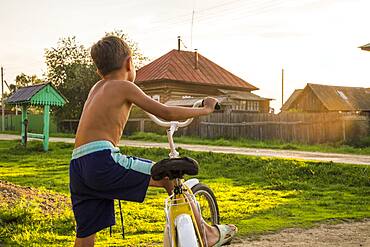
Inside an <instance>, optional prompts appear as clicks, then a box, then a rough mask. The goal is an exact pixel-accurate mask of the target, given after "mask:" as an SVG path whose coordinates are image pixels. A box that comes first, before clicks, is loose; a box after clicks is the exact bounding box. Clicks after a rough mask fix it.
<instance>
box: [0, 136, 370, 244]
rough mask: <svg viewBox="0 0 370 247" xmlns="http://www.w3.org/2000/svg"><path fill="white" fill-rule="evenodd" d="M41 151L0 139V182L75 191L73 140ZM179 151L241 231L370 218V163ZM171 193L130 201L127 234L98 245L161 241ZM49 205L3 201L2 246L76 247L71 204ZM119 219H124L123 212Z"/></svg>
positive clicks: (101, 237)
mask: <svg viewBox="0 0 370 247" xmlns="http://www.w3.org/2000/svg"><path fill="white" fill-rule="evenodd" d="M41 150H42V148H41V143H39V142H30V143H29V146H28V148H27V149H24V148H23V147H22V146H20V145H19V144H18V143H17V142H15V141H0V180H5V181H9V182H12V183H15V184H18V185H22V186H31V187H35V188H38V189H40V190H41V191H48V192H50V193H57V194H59V193H60V194H62V195H67V196H68V194H69V192H68V166H69V158H70V155H71V151H72V145H71V144H65V143H51V145H50V152H48V153H44V152H42V151H41ZM180 151H181V153H182V155H183V156H185V155H186V156H190V157H193V158H195V159H196V160H198V161H199V163H200V167H201V170H200V174H199V175H198V176H197V177H198V178H199V179H200V180H201V181H202V182H204V183H206V184H208V185H209V186H210V187H211V188H212V189H213V190H214V191H215V194H216V197H217V199H218V202H219V206H220V214H221V222H223V223H234V224H236V225H237V226H238V227H239V232H240V234H239V236H249V235H255V234H261V233H267V232H270V231H277V230H279V229H283V228H287V227H311V226H313V224H315V223H317V222H339V221H340V220H342V219H362V218H369V217H370V168H369V167H368V166H360V165H358V166H356V165H343V164H334V163H323V162H317V163H315V162H303V161H295V160H289V159H269V158H258V157H248V156H242V155H232V154H216V153H200V152H191V151H186V150H180ZM122 152H123V153H125V154H129V155H135V156H140V157H145V158H149V159H152V160H160V159H162V158H165V157H166V156H167V154H168V151H167V150H165V149H142V148H128V147H127V148H122ZM165 198H166V194H165V193H164V191H162V190H160V189H149V191H148V194H147V198H146V200H145V202H144V203H142V204H139V203H124V205H123V208H124V216H125V223H126V224H125V227H126V235H127V237H126V239H125V240H122V239H121V236H120V227H119V226H115V227H113V237H112V238H111V237H109V231H108V230H104V231H102V232H101V233H99V234H98V238H97V241H98V244H97V245H98V246H108V245H109V246H117V245H118V246H148V245H158V246H161V241H162V237H163V233H162V231H163V226H164V212H163V206H164V205H163V204H164V203H163V202H164V199H165ZM55 203H56V202H55ZM42 206H43V202H42V200H41V201H40V200H36V199H35V200H26V199H25V198H23V199H22V198H21V199H20V200H19V201H18V202H17V203H16V204H12V205H9V204H6V203H4V202H0V245H1V241H3V244H4V245H10V246H29V245H31V244H32V246H46V245H47V246H70V245H71V242H72V241H73V236H74V234H75V232H74V220H73V214H72V211H71V210H70V208H69V206H66V205H64V206H58V213H54V214H53V213H51V214H48V213H43V211H42ZM116 218H117V224H119V222H120V221H119V218H118V210H116Z"/></svg>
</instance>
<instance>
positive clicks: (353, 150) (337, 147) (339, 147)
mask: <svg viewBox="0 0 370 247" xmlns="http://www.w3.org/2000/svg"><path fill="white" fill-rule="evenodd" d="M1 133H7V134H19V133H17V132H14V131H5V132H1ZM50 136H52V137H67V138H74V134H70V133H51V134H50ZM123 139H127V140H138V141H150V142H168V141H167V136H165V135H159V134H155V133H145V132H137V133H134V134H133V135H130V136H124V137H123ZM174 140H175V142H176V143H183V144H200V145H213V146H233V147H245V148H269V149H281V150H299V151H311V152H325V153H344V154H362V155H370V146H369V144H370V137H367V138H364V139H363V140H361V145H359V146H351V145H347V144H343V143H328V144H316V145H308V144H300V143H289V142H283V141H278V140H275V141H258V140H250V139H244V138H241V139H235V140H232V139H229V140H226V139H223V138H219V139H206V138H200V137H195V136H175V137H174Z"/></svg>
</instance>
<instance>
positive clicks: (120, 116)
mask: <svg viewBox="0 0 370 247" xmlns="http://www.w3.org/2000/svg"><path fill="white" fill-rule="evenodd" d="M127 83H132V82H127V81H117V80H102V81H99V82H97V83H96V84H95V85H94V87H93V88H92V89H91V90H90V93H89V96H88V98H87V100H86V102H85V105H84V108H83V112H82V115H81V119H80V124H79V126H78V129H77V133H76V142H75V147H79V146H81V145H83V144H86V143H89V142H92V141H96V140H107V141H110V142H111V143H113V144H114V145H117V144H118V142H119V140H120V138H121V135H122V132H123V129H124V127H125V125H126V122H127V119H128V117H129V114H130V109H131V106H132V103H131V102H129V101H128V100H127V98H126V97H125V95H124V94H120V93H119V92H120V91H121V90H122V87H124V86H125V85H124V84H127Z"/></svg>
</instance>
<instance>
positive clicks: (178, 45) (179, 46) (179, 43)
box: [177, 36, 181, 51]
mask: <svg viewBox="0 0 370 247" xmlns="http://www.w3.org/2000/svg"><path fill="white" fill-rule="evenodd" d="M180 48H181V36H177V51H180Z"/></svg>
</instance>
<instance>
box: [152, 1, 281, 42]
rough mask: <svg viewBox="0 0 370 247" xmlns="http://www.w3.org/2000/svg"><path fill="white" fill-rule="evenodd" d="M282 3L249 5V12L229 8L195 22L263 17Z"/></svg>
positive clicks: (175, 25) (267, 2) (172, 24)
mask: <svg viewBox="0 0 370 247" xmlns="http://www.w3.org/2000/svg"><path fill="white" fill-rule="evenodd" d="M233 2H236V1H233ZM282 2H284V1H283V0H280V1H276V0H275V1H274V0H272V1H271V0H268V1H265V2H264V4H260V3H261V2H259V4H253V5H249V7H252V8H248V10H247V11H245V10H244V8H237V9H235V8H229V9H226V10H224V11H223V13H221V14H219V13H210V14H203V15H199V17H198V16H197V18H194V21H197V22H198V23H209V22H212V21H213V20H214V19H216V18H217V20H223V19H222V18H223V17H227V16H229V15H231V14H234V18H231V19H228V21H230V20H238V19H243V18H247V17H251V16H257V15H262V14H265V13H269V12H270V11H272V10H275V9H278V8H279V7H280V6H281V3H282ZM285 2H286V1H285ZM195 13H197V12H195ZM189 21H190V20H189V19H187V20H179V21H176V22H172V23H169V26H167V27H166V28H164V27H163V26H162V25H161V26H157V27H155V28H153V27H152V28H151V30H150V31H148V32H146V35H145V36H148V35H150V34H151V33H152V32H163V31H168V29H173V28H178V26H179V25H182V24H185V23H188V22H189Z"/></svg>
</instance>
